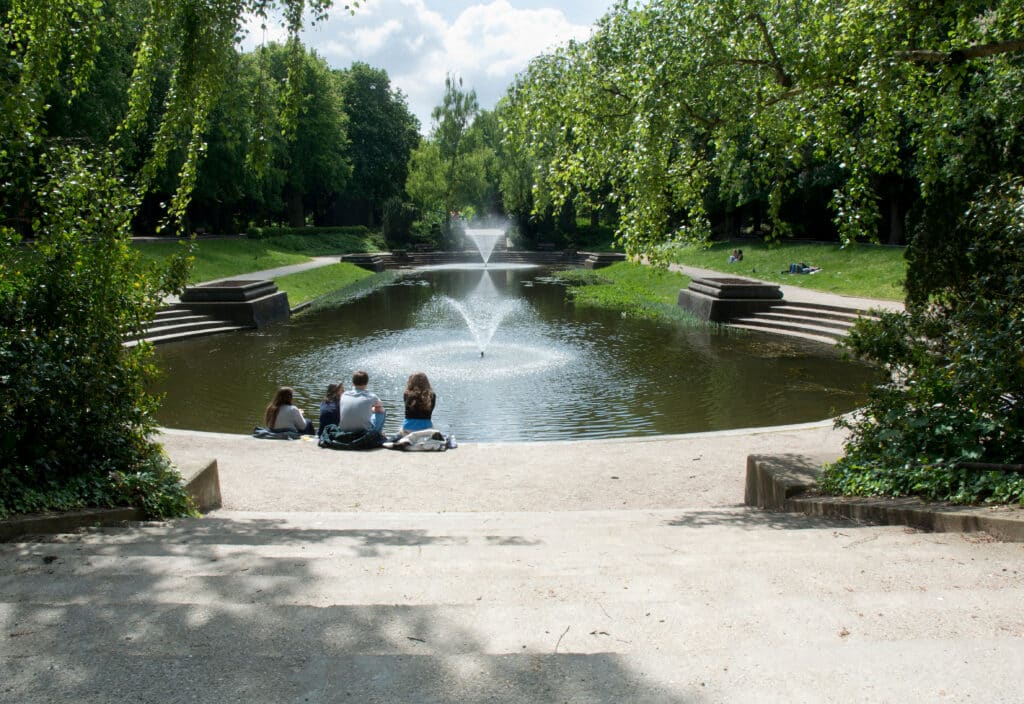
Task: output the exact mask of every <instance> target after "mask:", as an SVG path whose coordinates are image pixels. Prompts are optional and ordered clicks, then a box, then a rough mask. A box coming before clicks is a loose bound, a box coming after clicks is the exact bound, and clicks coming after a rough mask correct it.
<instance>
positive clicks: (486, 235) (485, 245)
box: [466, 227, 505, 265]
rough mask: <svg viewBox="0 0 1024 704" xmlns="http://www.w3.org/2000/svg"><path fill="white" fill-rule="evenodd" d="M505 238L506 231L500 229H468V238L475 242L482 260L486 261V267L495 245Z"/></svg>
mask: <svg viewBox="0 0 1024 704" xmlns="http://www.w3.org/2000/svg"><path fill="white" fill-rule="evenodd" d="M504 236H505V230H503V229H499V228H470V227H467V228H466V237H468V238H469V239H471V240H473V243H474V244H475V245H476V248H477V249H478V250H479V251H480V258H481V259H483V260H484V265H486V264H487V262H488V261H489V260H490V258H491V253H492V252H494V245H496V244H497V243H498V240H500V239H501V238H502V237H504Z"/></svg>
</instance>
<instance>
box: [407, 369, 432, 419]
mask: <svg viewBox="0 0 1024 704" xmlns="http://www.w3.org/2000/svg"><path fill="white" fill-rule="evenodd" d="M403 396H404V398H405V421H404V422H403V423H402V435H407V434H408V433H411V432H413V431H416V430H426V429H427V428H433V427H434V424H433V421H431V419H430V416H431V415H433V413H434V406H435V405H436V404H437V394H435V393H434V390H433V389H432V388H430V380H429V379H428V378H427V375H426V374H424V373H423V372H415V373H414V374H410V375H409V381H408V382H407V383H406V385H405V393H404V394H403Z"/></svg>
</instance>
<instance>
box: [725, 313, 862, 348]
mask: <svg viewBox="0 0 1024 704" xmlns="http://www.w3.org/2000/svg"><path fill="white" fill-rule="evenodd" d="M727 325H728V326H729V327H734V328H740V329H742V330H756V331H759V332H772V333H777V334H779V335H790V336H794V337H801V338H804V339H808V340H816V341H819V342H826V343H828V344H835V343H836V342H838V341H839V340H841V339H842V338H843V335H844V333H843V332H842V331H838V330H836V329H835V328H830V327H823V326H819V325H816V324H812V323H811V322H810V321H808V322H807V323H806V324H805V323H784V322H781V321H776V320H762V319H760V318H755V317H753V316H747V317H743V318H733V319H732V320H730V321H729V322H728V323H727Z"/></svg>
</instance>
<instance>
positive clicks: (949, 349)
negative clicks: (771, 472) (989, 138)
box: [822, 179, 1024, 503]
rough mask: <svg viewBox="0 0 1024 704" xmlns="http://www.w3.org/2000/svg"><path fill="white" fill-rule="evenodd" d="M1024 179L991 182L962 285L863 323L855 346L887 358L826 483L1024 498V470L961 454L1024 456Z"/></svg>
mask: <svg viewBox="0 0 1024 704" xmlns="http://www.w3.org/2000/svg"><path fill="white" fill-rule="evenodd" d="M1020 212H1024V181H1022V180H1021V179H1012V180H1008V181H1007V182H1006V183H1004V184H1002V185H1001V186H999V187H994V188H990V189H988V190H986V191H985V192H984V193H983V194H982V195H981V197H980V198H979V199H978V201H977V202H976V204H975V206H974V208H973V209H972V211H971V213H970V217H969V218H968V225H969V226H970V228H971V230H972V234H973V238H972V242H973V244H972V246H971V247H970V249H969V250H968V252H967V254H966V261H965V262H964V264H965V265H966V266H965V270H966V271H968V272H970V274H969V276H968V278H967V281H966V282H965V284H964V285H962V286H958V287H956V288H953V287H948V288H945V289H943V290H941V291H939V292H937V293H936V294H933V296H932V297H931V299H930V300H929V301H927V302H925V303H924V304H922V305H917V306H911V307H910V309H909V310H908V312H906V313H899V314H887V315H884V316H883V317H882V318H881V320H880V321H877V322H861V323H859V324H858V325H857V326H856V327H855V328H854V330H853V332H852V334H851V335H850V337H849V339H848V341H847V345H848V347H849V348H850V349H851V350H853V352H855V353H856V354H858V355H860V356H862V357H865V358H868V359H872V360H875V361H878V362H881V363H882V364H883V365H884V366H885V367H886V369H887V370H888V371H889V372H890V374H891V381H890V382H889V383H886V384H883V385H880V386H878V387H877V388H875V389H874V390H873V391H872V393H871V395H870V397H869V400H868V403H867V405H866V406H865V407H864V409H863V411H862V413H861V414H859V415H858V416H857V417H855V418H852V419H846V420H844V421H842V425H845V426H846V427H848V428H849V429H850V431H851V439H850V441H849V442H848V444H847V446H846V451H845V454H844V456H843V457H842V458H841V459H840V460H839V461H838V462H836V463H835V464H833V465H831V466H830V467H828V468H826V472H825V475H824V481H823V483H822V488H823V489H825V490H826V491H832V492H836V493H844V494H861V495H868V494H888V495H895V496H900V495H919V496H923V497H925V498H928V499H936V500H949V501H954V502H958V503H971V502H978V501H998V502H1021V503H1024V475H1021V474H1015V473H1010V472H978V471H975V470H971V469H967V468H963V467H962V466H961V464H962V463H969V462H976V463H984V464H995V465H998V464H1020V463H1022V462H1024V346H1022V345H1021V340H1024V254H1022V252H1021V247H1020V245H1021V244H1022V243H1024V221H1022V220H1021V218H1020V217H1019V213H1020Z"/></svg>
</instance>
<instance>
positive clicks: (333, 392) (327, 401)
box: [316, 381, 345, 436]
mask: <svg viewBox="0 0 1024 704" xmlns="http://www.w3.org/2000/svg"><path fill="white" fill-rule="evenodd" d="M344 391H345V387H344V385H343V384H342V383H341V382H340V381H338V382H334V383H331V384H328V385H327V393H326V394H324V400H323V401H322V402H321V403H320V426H319V428H318V429H317V431H316V434H317V435H318V436H319V435H321V434H323V432H324V428H326V427H327V426H328V425H337V424H338V423H340V422H341V394H342V393H344Z"/></svg>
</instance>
